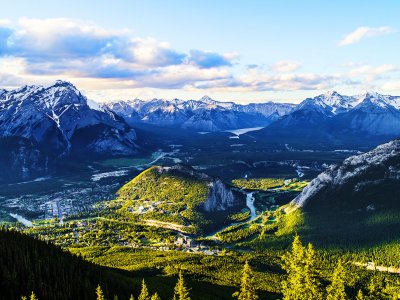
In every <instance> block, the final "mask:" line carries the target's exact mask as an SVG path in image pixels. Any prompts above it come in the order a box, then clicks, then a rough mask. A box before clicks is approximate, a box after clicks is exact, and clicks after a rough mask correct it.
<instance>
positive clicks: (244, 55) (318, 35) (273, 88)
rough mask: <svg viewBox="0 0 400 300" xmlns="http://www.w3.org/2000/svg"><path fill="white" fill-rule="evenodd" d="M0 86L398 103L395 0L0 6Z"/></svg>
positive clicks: (121, 95)
mask: <svg viewBox="0 0 400 300" xmlns="http://www.w3.org/2000/svg"><path fill="white" fill-rule="evenodd" d="M0 7H1V10H0V88H5V89H13V88H16V87H19V86H22V85H32V84H41V85H50V84H52V83H53V82H54V81H55V80H57V79H61V80H67V81H70V82H72V83H73V84H74V85H75V86H76V87H77V88H79V89H80V90H82V91H83V92H84V93H85V95H87V97H88V98H89V99H91V100H95V101H110V100H118V99H133V98H141V99H151V98H155V97H157V98H168V99H172V98H181V99H199V98H201V97H202V96H203V95H208V96H210V97H212V98H214V99H218V100H222V101H236V102H239V103H248V102H263V101H270V100H272V101H277V102H294V103H298V102H300V101H301V100H303V99H304V98H306V97H311V96H315V95H318V94H321V93H324V92H326V91H332V90H336V91H338V92H339V93H342V94H347V95H352V94H360V93H363V92H365V91H366V90H367V91H369V90H373V91H377V92H379V93H383V94H393V95H400V55H399V54H398V53H399V48H400V18H399V13H400V1H398V0H381V1H373V0H364V1H358V0H353V1H342V0H336V1H316V0H308V1H298V0H286V1H272V0H271V1H268V0H251V1H248V0H218V1H215V0H213V1H211V0H202V1H194V0H179V1H178V0H169V1H165V0H148V1H136V0H130V1H123V0H114V1H109V0H108V1H103V0H97V1H89V0H87V1H76V0H70V1H54V0H52V1H47V0H43V1H42V0H37V1H24V0H13V1H12V2H11V1H9V0H8V1H3V0H0Z"/></svg>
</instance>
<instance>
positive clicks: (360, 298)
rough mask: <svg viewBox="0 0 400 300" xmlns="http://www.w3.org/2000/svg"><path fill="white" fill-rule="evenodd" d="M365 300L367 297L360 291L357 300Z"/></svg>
mask: <svg viewBox="0 0 400 300" xmlns="http://www.w3.org/2000/svg"><path fill="white" fill-rule="evenodd" d="M364 299H365V297H364V294H363V292H362V290H358V293H357V297H356V300H364Z"/></svg>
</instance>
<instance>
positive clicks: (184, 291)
mask: <svg viewBox="0 0 400 300" xmlns="http://www.w3.org/2000/svg"><path fill="white" fill-rule="evenodd" d="M173 299H174V300H190V296H189V289H188V288H187V287H186V285H185V281H184V280H183V276H182V271H179V279H178V282H177V283H176V286H175V289H174V298H173Z"/></svg>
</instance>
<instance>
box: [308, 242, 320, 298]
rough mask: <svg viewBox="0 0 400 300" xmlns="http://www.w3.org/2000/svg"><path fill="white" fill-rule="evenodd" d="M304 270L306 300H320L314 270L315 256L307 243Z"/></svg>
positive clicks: (316, 276)
mask: <svg viewBox="0 0 400 300" xmlns="http://www.w3.org/2000/svg"><path fill="white" fill-rule="evenodd" d="M305 254H306V255H305V259H306V260H305V268H304V272H303V274H304V279H305V283H306V285H305V287H304V288H305V294H306V295H307V299H322V293H323V291H322V289H321V283H320V280H319V277H318V275H319V273H318V271H317V269H316V255H315V250H314V247H313V246H312V245H311V244H310V243H309V244H308V245H307V250H306V253H305Z"/></svg>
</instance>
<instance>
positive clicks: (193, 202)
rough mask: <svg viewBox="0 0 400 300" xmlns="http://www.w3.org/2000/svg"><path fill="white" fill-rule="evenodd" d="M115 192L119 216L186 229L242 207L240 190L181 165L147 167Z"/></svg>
mask: <svg viewBox="0 0 400 300" xmlns="http://www.w3.org/2000/svg"><path fill="white" fill-rule="evenodd" d="M118 194H119V197H118V199H117V200H116V203H120V205H121V207H120V208H119V210H118V212H119V213H120V214H122V215H123V216H125V217H127V218H129V219H137V220H144V221H145V222H154V221H158V222H163V223H165V225H166V226H169V227H171V226H172V227H173V228H177V229H180V230H182V231H187V232H198V231H203V230H207V229H210V228H214V227H215V226H218V225H221V224H223V223H224V222H225V220H226V218H227V217H228V215H229V214H231V213H233V212H237V211H240V210H241V209H242V208H244V207H245V206H246V203H245V196H244V195H243V194H242V193H241V192H239V191H237V190H236V189H234V188H232V187H230V186H227V185H226V184H225V183H223V182H222V181H221V180H220V179H218V178H214V177H211V176H208V175H206V174H204V173H202V172H198V171H196V170H194V169H193V168H191V167H189V166H185V165H176V166H172V167H151V168H150V169H147V170H145V171H143V172H142V173H141V174H139V175H138V176H137V177H135V178H134V179H133V180H132V181H130V182H128V183H127V184H126V185H124V186H123V187H122V188H121V189H120V190H119V192H118ZM167 224H169V225H167ZM171 224H173V225H171Z"/></svg>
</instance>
